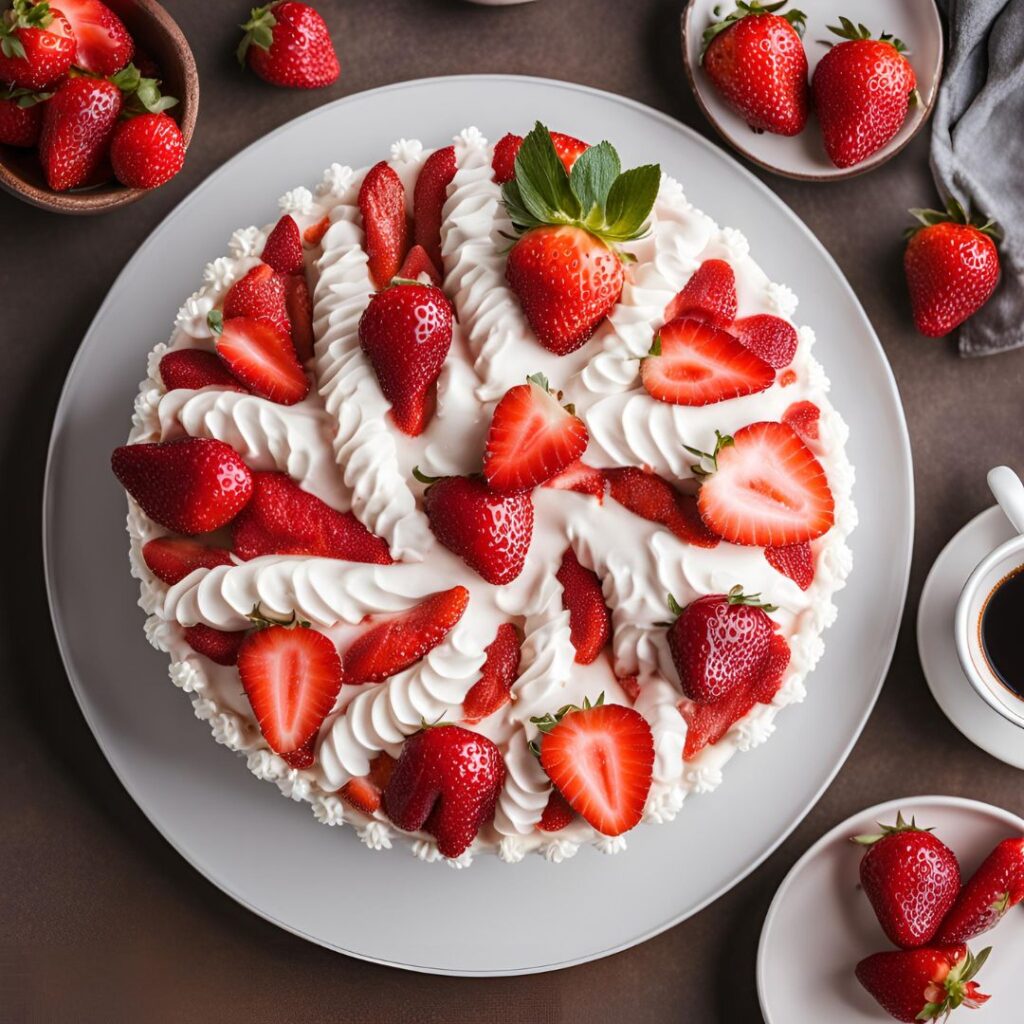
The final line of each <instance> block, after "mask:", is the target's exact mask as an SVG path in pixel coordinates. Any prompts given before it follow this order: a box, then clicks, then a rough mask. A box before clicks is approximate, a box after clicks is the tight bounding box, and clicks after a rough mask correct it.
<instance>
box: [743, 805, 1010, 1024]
mask: <svg viewBox="0 0 1024 1024" xmlns="http://www.w3.org/2000/svg"><path fill="white" fill-rule="evenodd" d="M897 811H902V812H903V817H904V818H906V819H907V820H909V819H910V817H911V816H912V815H914V816H916V817H917V823H918V825H922V826H926V827H932V828H934V829H935V834H936V835H937V836H938V837H939V838H940V839H941V840H942V841H943V842H944V843H946V845H947V846H949V847H950V848H951V849H952V850H953V852H954V853H955V854H956V855H957V859H958V860H959V861H960V869H961V872H962V874H963V877H964V879H965V880H966V879H967V878H969V877H970V875H971V874H972V873H973V872H974V870H975V868H977V867H978V865H979V864H980V863H981V862H982V861H983V860H984V859H985V857H986V856H988V854H989V852H990V851H991V850H992V848H993V847H994V846H995V845H996V843H998V842H999V841H1000V840H1002V839H1007V838H1009V837H1010V836H1013V835H1021V834H1022V833H1024V820H1022V819H1021V818H1018V817H1017V815H1016V814H1011V813H1010V812H1009V811H1004V810H1002V809H1001V808H999V807H992V806H991V805H990V804H983V803H979V802H978V801H977V800H964V799H962V798H960V797H953V796H914V797H906V798H905V799H903V800H890V801H888V802H887V803H884V804H879V805H878V806H877V807H869V808H868V809H867V810H866V811H862V812H861V813H860V814H855V815H854V816H853V817H852V818H847V819H846V821H844V822H843V823H842V824H841V825H837V826H836V827H835V828H834V829H832V831H831V832H829V833H827V834H826V835H824V836H822V837H821V839H819V840H818V841H817V842H816V843H815V844H814V845H813V846H812V847H811V848H810V849H809V850H808V851H807V852H806V853H805V854H804V855H803V856H802V857H801V858H800V860H798V861H797V862H796V864H795V865H794V866H793V869H792V870H791V871H790V872H789V874H788V875H786V877H785V879H784V880H783V882H782V885H780V886H779V891H778V892H777V893H776V894H775V899H774V900H772V905H771V907H769V908H768V915H767V917H766V918H765V920H764V928H763V929H762V930H761V942H760V945H759V946H758V949H757V992H758V996H759V997H760V1000H761V1011H762V1012H763V1013H764V1016H765V1020H766V1021H767V1024H821V1022H822V1021H829V1022H835V1024H840V1022H841V1024H880V1022H882V1021H887V1020H890V1018H889V1017H888V1016H887V1015H886V1014H885V1012H884V1011H883V1010H882V1009H881V1008H880V1007H879V1006H878V1004H877V1003H876V1002H875V1001H874V1000H873V999H872V998H871V996H869V995H868V994H867V992H865V991H864V989H863V988H862V987H861V985H860V982H858V981H857V979H856V978H855V977H854V974H853V969H854V967H855V966H856V965H857V963H858V961H860V960H863V959H864V957H866V956H870V955H871V954H872V953H878V952H881V951H882V950H886V949H892V945H891V943H890V942H889V940H888V939H887V938H886V937H885V934H884V933H883V931H882V929H881V927H880V926H879V924H878V920H877V919H876V918H875V913H874V911H873V910H872V909H871V904H870V903H868V901H867V898H866V897H865V896H864V894H863V892H861V890H860V879H859V875H858V865H859V864H860V857H861V855H862V854H863V852H864V850H863V847H858V846H855V845H854V844H853V843H851V842H850V836H855V835H860V834H862V833H869V832H876V831H877V828H875V823H876V822H878V821H881V822H883V823H884V824H892V823H893V822H894V821H895V820H896V813H897ZM969 945H970V947H971V949H973V950H974V951H975V952H976V953H977V952H980V951H981V950H982V949H984V948H985V947H986V946H992V954H991V956H990V957H989V959H988V962H987V963H986V964H985V966H984V967H983V968H982V971H981V973H980V974H979V975H978V981H979V983H980V984H981V988H982V991H984V992H988V993H989V994H990V995H991V996H992V998H991V999H990V1000H989V1001H988V1002H987V1003H986V1004H985V1005H984V1006H982V1007H981V1008H980V1009H978V1010H976V1011H971V1012H968V1011H967V1010H963V1011H961V1013H962V1017H961V1018H960V1019H961V1021H962V1022H965V1021H966V1020H967V1019H968V1018H969V1020H970V1024H975V1022H977V1024H1020V1019H1021V1018H1020V1001H1019V1000H1018V999H1017V997H1016V990H1017V989H1018V988H1019V986H1020V982H1019V979H1020V961H1021V957H1022V956H1024V913H1021V912H1019V911H1015V912H1011V913H1009V914H1007V916H1006V917H1005V918H1004V919H1003V920H1002V921H1001V922H1000V923H999V925H998V927H996V928H995V929H994V930H993V931H990V932H987V933H986V934H985V935H979V936H978V938H976V939H975V940H974V941H973V942H971V943H970V944H969ZM954 1019H957V1018H954Z"/></svg>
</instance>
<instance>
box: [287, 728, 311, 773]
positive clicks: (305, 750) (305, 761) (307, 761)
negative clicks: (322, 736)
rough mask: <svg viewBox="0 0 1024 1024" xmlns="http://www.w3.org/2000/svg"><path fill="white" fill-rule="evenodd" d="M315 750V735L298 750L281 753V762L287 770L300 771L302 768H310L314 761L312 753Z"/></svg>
mask: <svg viewBox="0 0 1024 1024" xmlns="http://www.w3.org/2000/svg"><path fill="white" fill-rule="evenodd" d="M315 750H316V733H314V734H313V735H312V736H310V737H309V739H308V740H306V742H305V743H303V744H302V746H301V747H299V749H298V750H288V751H286V752H285V753H283V754H282V755H281V760H282V761H284V763H285V764H286V765H288V767H289V768H298V769H299V770H300V771H301V770H302V769H303V768H312V767H313V762H314V761H315V760H316V755H315V753H314V751H315Z"/></svg>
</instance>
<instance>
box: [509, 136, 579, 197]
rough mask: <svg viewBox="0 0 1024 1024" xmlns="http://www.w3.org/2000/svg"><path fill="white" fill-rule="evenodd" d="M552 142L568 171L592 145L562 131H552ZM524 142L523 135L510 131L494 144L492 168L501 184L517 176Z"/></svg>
mask: <svg viewBox="0 0 1024 1024" xmlns="http://www.w3.org/2000/svg"><path fill="white" fill-rule="evenodd" d="M551 142H552V144H553V145H554V147H555V152H556V153H557V154H558V159H559V160H561V161H562V166H563V167H564V168H565V170H566V172H567V173H568V172H569V171H571V170H572V167H573V164H574V163H576V161H577V159H578V158H579V157H580V156H581V155H582V154H583V151H584V150H586V149H589V148H590V147H589V146H588V145H587V144H586V143H585V142H580V140H579V139H574V138H573V137H572V136H571V135H564V134H563V133H562V132H551ZM522 144H523V137H522V136H521V135H513V134H512V133H511V132H509V133H508V134H507V135H503V136H502V137H501V138H500V139H498V141H497V142H496V143H495V144H494V156H493V157H492V158H491V169H492V170H493V171H494V180H495V181H496V182H497V183H498V184H499V185H504V184H505V182H507V181H511V180H512V179H513V178H514V177H515V176H516V157H517V156H518V155H519V148H520V146H522Z"/></svg>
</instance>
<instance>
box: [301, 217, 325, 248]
mask: <svg viewBox="0 0 1024 1024" xmlns="http://www.w3.org/2000/svg"><path fill="white" fill-rule="evenodd" d="M330 226H331V218H330V217H321V218H320V219H319V220H318V221H317V222H316V223H315V224H310V225H309V227H308V228H306V230H305V231H303V232H302V241H303V243H304V244H305V245H308V246H309V247H310V248H313V247H315V246H317V245H319V244H320V243H321V242H322V241H323V240H324V235H326V234H327V229H328V228H329V227H330Z"/></svg>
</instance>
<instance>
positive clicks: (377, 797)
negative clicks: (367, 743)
mask: <svg viewBox="0 0 1024 1024" xmlns="http://www.w3.org/2000/svg"><path fill="white" fill-rule="evenodd" d="M396 764H397V762H396V761H395V759H394V758H393V757H392V756H391V755H390V754H388V753H387V752H386V751H383V750H382V751H381V752H380V753H379V754H378V755H377V756H376V757H375V758H374V759H373V760H372V761H371V762H370V772H369V774H368V775H361V776H358V777H357V778H354V779H349V780H348V782H346V783H345V785H344V786H342V787H341V789H340V790H339V791H338V795H339V796H340V797H341V798H342V800H344V801H345V802H346V803H347V804H350V805H351V806H352V807H354V808H355V809H356V810H357V811H362V812H363V814H373V813H374V812H376V811H378V810H379V809H380V804H381V796H382V795H383V793H384V790H385V789H386V788H387V784H388V783H389V782H390V781H391V774H392V772H394V770H395V765H396Z"/></svg>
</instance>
